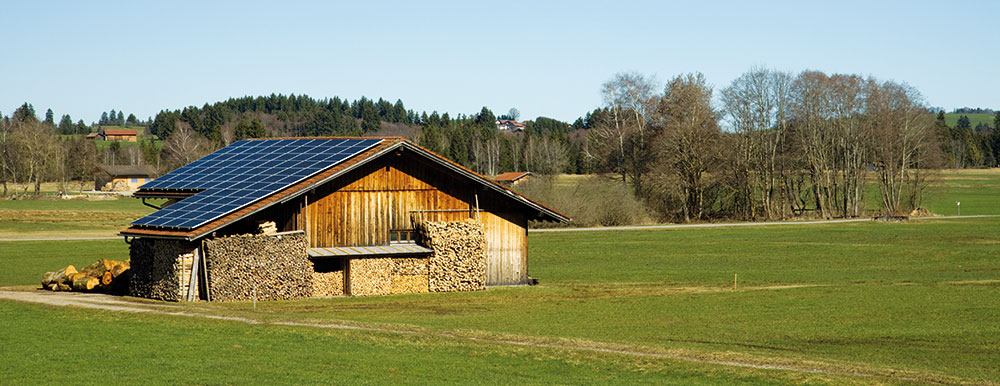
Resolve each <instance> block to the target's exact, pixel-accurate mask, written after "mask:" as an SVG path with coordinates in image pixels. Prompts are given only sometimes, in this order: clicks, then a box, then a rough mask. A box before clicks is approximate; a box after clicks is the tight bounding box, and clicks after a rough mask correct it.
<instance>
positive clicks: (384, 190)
mask: <svg viewBox="0 0 1000 386" xmlns="http://www.w3.org/2000/svg"><path fill="white" fill-rule="evenodd" d="M134 196H135V197H138V198H140V199H143V201H144V202H145V200H147V199H153V198H156V199H163V198H166V199H169V200H168V201H167V203H166V204H164V205H163V206H162V209H160V210H158V211H157V212H154V213H153V214H151V215H149V216H146V217H144V218H142V219H139V220H136V221H135V222H133V223H132V225H131V226H130V227H129V228H128V229H125V230H123V231H122V232H121V234H122V235H123V236H125V237H126V240H127V241H128V242H129V243H130V244H131V249H132V269H133V271H135V273H136V274H138V276H139V278H138V280H137V279H136V278H133V281H138V284H137V285H133V287H136V286H138V287H143V286H146V287H144V288H145V289H143V288H139V290H137V291H133V292H134V293H133V294H134V295H137V296H148V297H154V298H164V299H170V300H185V299H187V300H194V299H198V298H201V299H210V300H211V299H212V298H213V295H217V294H219V293H223V292H227V291H228V292H233V293H234V294H235V293H240V294H242V295H233V296H229V297H225V296H221V295H218V296H214V297H215V298H216V299H220V298H225V299H227V300H240V299H245V298H246V296H245V295H246V294H247V293H249V292H248V291H247V290H246V289H245V288H243V289H240V288H232V287H236V286H240V285H244V284H245V283H247V282H254V283H259V282H261V280H262V279H260V278H252V277H249V276H253V275H252V274H251V273H249V272H255V271H256V272H260V271H267V270H268V269H270V268H271V267H272V266H275V265H283V266H289V267H293V268H290V270H291V271H294V272H298V273H293V274H292V276H295V277H298V276H303V275H306V276H308V275H312V278H313V280H312V281H313V282H311V283H304V284H303V283H299V284H296V285H295V288H285V289H282V290H275V291H277V292H275V293H273V294H271V295H272V296H265V297H264V298H273V299H280V298H291V297H301V296H302V294H303V293H311V294H312V295H313V296H316V295H341V294H343V295H370V294H387V293H399V292H426V291H427V290H428V288H429V290H430V291H434V290H435V289H434V288H435V287H437V288H452V290H454V289H455V288H465V287H463V286H466V287H468V285H467V284H468V283H473V284H475V282H479V281H481V282H482V284H485V285H487V286H494V285H518V284H526V283H528V282H529V281H530V278H529V276H528V248H527V224H528V221H529V220H540V221H557V222H565V221H569V218H568V217H567V216H565V215H563V214H561V213H559V212H557V211H555V210H553V209H551V208H548V207H546V206H545V205H542V204H540V203H538V202H535V201H533V200H531V199H529V198H527V197H525V196H523V195H521V194H518V193H516V192H514V191H512V190H510V189H508V188H507V187H505V186H503V185H501V184H498V183H496V182H494V181H493V180H490V179H488V178H486V177H483V176H482V175H479V174H477V173H475V172H473V171H471V170H469V169H467V168H465V167H462V166H461V165H458V164H456V163H453V162H451V161H449V160H447V159H445V158H443V157H441V156H439V155H437V154H434V153H432V152H430V151H428V150H426V149H423V148H421V147H419V146H417V145H414V144H413V143H410V142H408V141H406V140H404V139H402V138H289V139H259V140H246V141H239V142H236V143H234V144H233V145H230V146H228V147H226V148H223V149H221V150H219V151H217V152H215V153H212V154H210V155H208V156H206V157H204V158H202V159H200V160H198V161H195V162H193V163H191V164H189V165H187V166H185V167H182V168H180V169H178V170H175V171H174V172H171V173H168V174H167V175H164V176H162V177H160V178H158V179H157V180H155V181H154V182H152V183H149V184H147V185H144V186H142V187H141V188H140V189H139V190H138V191H137V192H136V193H135V194H134ZM262 224H263V225H262ZM421 224H424V225H421ZM428 224H429V225H428ZM435 224H437V225H435ZM442 224H445V225H442ZM447 224H453V225H447ZM261 229H266V231H265V233H269V234H271V236H254V237H250V238H248V237H247V236H243V237H238V236H239V235H247V234H257V233H260V230H261ZM434 232H438V233H434ZM442 232H443V233H442ZM449 232H450V233H449ZM456 232H458V233H456ZM446 233H447V234H459V235H458V236H455V237H452V236H446V235H445V234H446ZM443 235H444V236H443ZM469 235H472V236H469ZM268 237H270V238H271V239H275V240H277V239H282V240H283V241H275V242H274V243H271V244H273V245H278V244H281V243H289V242H290V241H288V239H295V240H298V239H301V240H300V241H295V242H298V243H300V244H301V249H302V251H301V252H300V251H298V248H299V247H297V246H291V247H288V248H291V249H292V251H291V252H288V251H287V250H286V249H281V248H278V250H276V251H272V252H268V253H266V254H265V255H266V256H260V257H258V258H256V260H255V262H252V263H246V262H243V263H239V264H236V263H232V264H230V263H222V262H221V261H220V257H219V256H221V255H220V253H221V254H224V253H223V252H217V251H225V250H233V251H236V250H242V251H244V252H239V253H243V254H247V253H248V252H246V250H251V251H259V250H266V249H268V248H270V247H261V246H259V245H258V244H253V245H254V246H246V245H243V246H225V245H224V244H225V243H227V242H228V243H230V244H232V243H234V242H236V241H234V240H251V239H252V240H254V241H253V243H261V242H266V240H268ZM470 237H471V238H470ZM432 239H433V240H437V241H433V242H432ZM261 240H264V241H261ZM477 240H481V241H477ZM247 242H249V241H247ZM295 242H291V243H292V244H294V243H295ZM476 243H481V244H482V247H481V248H478V249H480V250H481V252H478V253H480V254H481V256H482V257H481V258H478V259H481V260H484V261H483V262H482V264H481V267H482V268H469V267H472V266H475V264H474V263H473V265H469V266H466V265H468V264H467V263H468V261H466V260H468V259H466V260H462V259H465V258H464V257H463V258H462V259H458V260H455V259H452V260H447V259H446V258H445V257H444V256H451V255H449V254H452V255H453V254H454V253H456V252H455V251H459V252H457V253H459V254H461V253H462V252H461V251H462V250H465V249H468V250H476V249H477V247H474V245H475V244H476ZM271 244H268V245H271ZM431 244H434V245H431ZM234 245H235V244H234ZM241 245H242V244H241ZM289 245H291V244H289ZM239 253H236V254H239ZM250 254H253V253H250ZM258 254H260V253H258ZM435 256H438V257H435ZM469 256H473V257H472V259H473V260H475V259H477V258H476V257H474V255H469ZM299 260H303V261H304V262H305V263H307V264H308V265H309V266H310V267H311V269H312V273H303V272H305V271H306V269H305V268H303V267H302V266H301V264H299V262H298V261H299ZM306 260H308V261H306ZM446 260H447V261H446ZM459 260H462V261H464V262H460V263H454V262H448V261H459ZM144 261H145V262H147V263H146V264H147V265H149V267H147V268H149V269H146V270H144V268H143V264H144V263H143V262H144ZM226 264H230V265H233V266H232V267H228V268H225V267H223V266H225V265H226ZM449 264H450V265H449ZM454 264H459V265H462V266H452V265H454ZM463 264H464V265H463ZM213 267H214V268H213ZM227 270H228V271H227ZM435 270H437V271H438V272H439V273H438V274H437V275H438V276H435V275H436V274H435V273H434V272H435ZM449 271H453V272H451V273H449ZM459 271H461V272H464V273H463V275H467V276H468V275H472V276H470V277H473V278H472V279H469V278H468V277H464V278H463V277H459V276H456V275H458V274H457V273H454V272H459ZM144 272H145V273H144ZM158 272H159V273H158ZM428 272H429V273H428ZM239 275H243V276H245V277H244V278H243V279H239V278H237V277H236V276H239ZM421 275H423V276H421ZM441 275H444V276H447V277H448V278H449V279H447V280H450V281H451V282H452V284H443V283H445V281H446V280H444V279H441V278H440V277H441ZM449 275H450V276H449ZM213 276H215V277H213ZM480 276H481V278H479V277H480ZM144 278H145V279H144ZM144 280H145V281H146V283H143V281H144ZM443 280H444V281H443ZM470 280H471V281H470ZM264 281H267V280H266V279H265V280H264ZM320 281H325V282H326V284H323V285H325V286H327V287H330V286H332V287H339V288H333V289H329V288H327V290H325V291H319V290H318V288H319V287H320V283H319V282H320ZM235 282H239V283H242V284H239V283H238V285H237V284H234V283H235ZM375 282H379V283H381V284H378V285H376V284H377V283H375ZM330 283H333V284H330ZM373 283H375V284H373ZM427 283H429V284H427ZM455 283H459V284H455ZM461 283H466V284H461ZM175 284H176V285H175ZM157 285H159V286H161V287H163V286H164V285H165V286H166V287H165V288H167V287H169V288H167V289H165V290H164V289H162V288H159V289H157V288H153V287H156V286H157ZM254 285H257V284H254ZM282 285H285V284H284V283H276V282H274V281H273V280H272V281H271V282H270V284H269V285H267V286H266V287H276V286H282ZM150 286H152V287H150ZM244 286H245V285H244ZM471 286H472V287H476V286H475V285H471ZM223 287H225V288H229V289H227V290H222V289H221V288H223ZM305 287H310V288H312V289H306V288H305ZM376 287H377V288H376ZM151 288H152V289H151ZM372 288H376V289H372ZM378 288H381V289H378ZM472 289H475V288H472ZM442 290H443V289H442ZM150 291H152V292H156V293H153V294H150V293H149V292H150ZM261 291H264V290H262V289H260V288H255V289H254V296H255V297H256V296H258V295H257V294H259V293H261ZM265 292H266V291H265ZM289 293H291V294H292V295H288V294H289ZM174 295H176V296H174Z"/></svg>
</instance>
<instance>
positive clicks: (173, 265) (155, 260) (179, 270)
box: [128, 238, 197, 301]
mask: <svg viewBox="0 0 1000 386" xmlns="http://www.w3.org/2000/svg"><path fill="white" fill-rule="evenodd" d="M196 247H197V245H196V244H195V243H192V242H188V241H180V240H160V239H149V238H139V239H135V240H133V241H132V245H131V246H130V247H129V255H130V256H131V262H132V269H131V271H132V278H131V280H130V285H129V289H128V293H129V295H131V296H136V297H143V298H149V299H160V300H170V301H177V300H181V299H182V294H185V293H186V290H187V287H186V284H187V283H184V285H183V286H182V283H181V276H182V275H183V274H184V273H185V272H187V271H188V270H190V269H191V268H190V266H189V265H185V264H184V263H185V261H189V260H193V259H191V257H193V256H194V255H193V253H194V250H195V248H196ZM188 264H190V263H188Z"/></svg>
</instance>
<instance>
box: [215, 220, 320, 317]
mask: <svg viewBox="0 0 1000 386" xmlns="http://www.w3.org/2000/svg"><path fill="white" fill-rule="evenodd" d="M306 246H307V240H306V237H305V234H304V233H297V234H283V235H277V236H263V235H240V236H231V237H224V238H218V239H212V240H206V241H205V256H206V263H207V266H208V277H209V287H210V290H211V296H212V300H213V301H216V300H219V301H235V300H253V299H255V298H256V299H257V300H283V299H295V298H304V297H309V296H312V294H313V281H312V278H313V267H312V262H311V261H309V256H308V253H307V251H306Z"/></svg>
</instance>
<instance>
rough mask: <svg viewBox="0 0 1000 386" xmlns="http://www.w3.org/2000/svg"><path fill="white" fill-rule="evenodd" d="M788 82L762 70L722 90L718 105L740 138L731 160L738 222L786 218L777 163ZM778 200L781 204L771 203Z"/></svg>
mask: <svg viewBox="0 0 1000 386" xmlns="http://www.w3.org/2000/svg"><path fill="white" fill-rule="evenodd" d="M791 84H792V76H791V75H790V74H788V73H785V72H779V71H774V70H769V69H766V68H752V69H750V71H748V72H746V73H744V74H743V75H741V76H740V77H739V78H737V79H736V80H734V81H733V83H732V84H731V85H730V86H729V87H727V88H725V89H724V90H722V102H723V105H724V109H725V112H726V114H727V116H728V118H729V120H730V122H731V124H732V127H733V129H734V130H735V132H736V133H737V134H738V135H739V137H740V141H739V142H738V147H739V148H738V152H737V154H738V157H737V159H736V160H735V161H736V165H734V166H735V171H736V173H737V175H736V181H738V182H737V183H738V185H739V186H738V190H739V191H740V195H739V196H738V198H739V199H741V201H743V202H741V203H740V204H739V207H740V209H741V210H742V211H743V217H745V218H754V217H756V216H757V211H756V208H758V207H760V208H761V209H762V210H763V212H764V213H763V214H764V217H766V218H768V219H771V218H774V217H778V216H780V217H782V218H784V217H786V216H787V212H786V211H785V208H787V194H786V190H785V189H781V188H779V187H778V186H777V185H778V182H779V181H780V182H782V183H785V182H786V180H787V176H785V175H784V170H783V169H782V168H781V166H782V165H781V164H780V163H779V156H780V150H781V148H782V146H784V145H785V139H786V136H787V134H788V129H789V122H790V121H789V116H788V114H789V111H788V110H789V104H790V102H791ZM776 196H780V198H778V197H776Z"/></svg>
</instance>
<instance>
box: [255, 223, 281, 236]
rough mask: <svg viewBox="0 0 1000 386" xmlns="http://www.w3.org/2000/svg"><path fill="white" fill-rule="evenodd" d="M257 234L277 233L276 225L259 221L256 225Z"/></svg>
mask: <svg viewBox="0 0 1000 386" xmlns="http://www.w3.org/2000/svg"><path fill="white" fill-rule="evenodd" d="M257 233H261V234H265V235H273V234H275V233H278V225H277V224H275V223H274V221H261V222H258V223H257Z"/></svg>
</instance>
